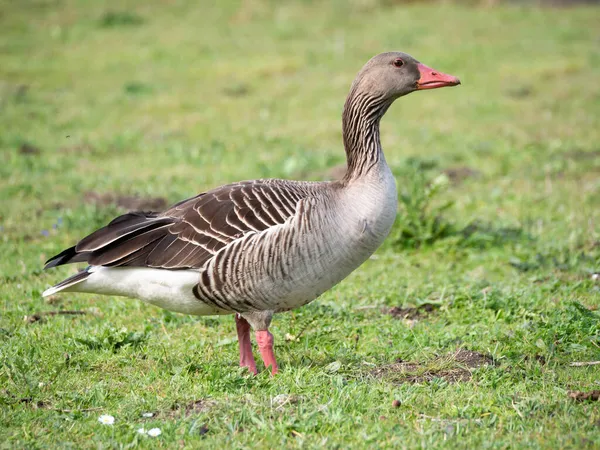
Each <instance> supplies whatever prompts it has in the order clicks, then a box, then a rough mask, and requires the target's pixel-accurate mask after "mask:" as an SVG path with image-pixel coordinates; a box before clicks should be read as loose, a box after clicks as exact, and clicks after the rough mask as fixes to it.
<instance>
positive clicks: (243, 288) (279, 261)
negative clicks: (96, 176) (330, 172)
mask: <svg viewBox="0 0 600 450" xmlns="http://www.w3.org/2000/svg"><path fill="white" fill-rule="evenodd" d="M458 84H460V81H459V79H458V78H456V77H454V76H451V75H447V74H444V73H441V72H438V71H436V70H433V69H431V68H430V67H427V66H425V65H424V64H421V63H420V62H419V61H417V60H416V59H414V58H413V57H411V56H410V55H408V54H406V53H401V52H387V53H381V54H379V55H377V56H375V57H373V58H372V59H370V60H369V61H368V62H367V63H366V64H365V66H364V67H363V68H362V69H361V70H360V72H359V73H358V75H357V76H356V78H355V80H354V82H353V83H352V85H351V88H350V93H349V94H348V97H347V99H346V102H345V105H344V109H343V114H342V132H343V142H344V147H345V151H346V160H347V170H346V173H345V175H344V177H343V178H342V179H341V180H337V181H325V182H309V181H290V180H281V179H260V180H252V181H241V182H238V183H232V184H228V185H224V186H220V187H217V188H215V189H212V190H209V191H207V192H203V193H201V194H199V195H197V196H195V197H192V198H190V199H187V200H183V201H181V202H179V203H177V204H175V205H173V206H172V207H170V208H168V209H167V210H166V211H163V212H140V211H138V212H129V213H127V214H124V215H121V216H119V217H117V218H115V219H114V220H112V221H111V222H110V223H109V224H108V225H106V226H105V227H103V228H100V229H99V230H97V231H95V232H93V233H92V234H90V235H89V236H87V237H85V238H83V239H82V240H80V241H79V242H77V244H76V245H74V246H73V247H70V248H68V249H66V250H64V251H62V252H61V253H59V254H57V255H56V256H54V257H52V258H50V259H49V260H48V261H47V262H46V265H45V267H44V268H45V269H48V268H51V267H55V266H60V265H62V264H70V263H80V262H86V263H87V264H88V266H87V268H86V269H84V270H82V271H81V272H79V273H77V274H75V275H73V276H71V277H69V278H67V279H65V280H64V281H62V282H60V283H58V284H57V285H55V286H53V287H51V288H49V289H47V290H46V291H44V292H43V294H42V295H43V296H49V295H54V294H56V293H58V292H86V293H95V294H104V295H112V296H125V297H131V298H137V299H140V300H142V301H144V302H147V303H150V304H153V305H156V306H159V307H161V308H164V309H167V310H170V311H174V312H178V313H184V314H192V315H200V316H202V315H216V314H234V316H235V322H236V330H237V335H238V342H239V352H240V366H241V367H245V368H247V369H248V370H249V371H250V372H252V373H253V374H256V373H257V368H256V362H255V360H254V357H253V354H252V343H251V339H250V331H251V329H253V330H254V333H255V338H256V342H257V344H258V349H259V352H260V355H261V357H262V360H263V362H264V365H265V367H266V370H269V368H270V370H271V374H272V375H274V374H276V373H277V372H278V365H277V362H276V359H275V354H274V352H273V335H272V334H271V333H270V332H269V325H270V323H271V320H272V318H273V315H274V314H275V313H279V312H283V311H288V310H291V309H294V308H298V307H300V306H303V305H306V304H307V303H309V302H311V301H313V300H314V299H316V298H317V297H319V296H320V295H321V294H322V293H324V292H325V291H327V290H328V289H330V288H331V287H333V286H334V285H336V284H337V283H339V282H340V281H342V280H343V279H344V278H346V277H347V276H348V275H349V274H350V273H351V272H353V271H354V270H355V269H356V268H358V267H359V266H360V265H361V264H362V263H363V262H364V261H365V260H367V259H368V258H369V256H371V255H372V254H373V252H374V251H375V250H376V249H377V248H378V247H379V246H380V245H381V244H382V242H383V241H384V239H385V238H386V236H387V235H388V233H389V231H390V229H391V227H392V224H393V223H394V220H395V217H396V208H397V192H396V183H395V179H394V176H393V175H392V172H391V170H390V168H389V167H388V165H387V163H386V160H385V157H384V154H383V151H382V148H381V143H380V137H379V122H380V120H381V118H382V117H383V115H384V114H385V112H386V111H387V110H388V108H389V107H390V106H391V104H392V103H393V102H394V100H396V99H397V98H399V97H402V96H404V95H406V94H409V93H411V92H414V91H418V90H426V89H437V88H442V87H446V86H456V85H458Z"/></svg>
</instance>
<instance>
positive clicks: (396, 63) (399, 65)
mask: <svg viewBox="0 0 600 450" xmlns="http://www.w3.org/2000/svg"><path fill="white" fill-rule="evenodd" d="M393 64H394V66H396V67H402V66H403V65H404V61H402V60H401V59H400V58H397V59H395V60H394V63H393Z"/></svg>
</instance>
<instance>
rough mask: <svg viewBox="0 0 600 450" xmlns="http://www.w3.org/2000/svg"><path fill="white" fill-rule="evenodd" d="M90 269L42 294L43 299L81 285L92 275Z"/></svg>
mask: <svg viewBox="0 0 600 450" xmlns="http://www.w3.org/2000/svg"><path fill="white" fill-rule="evenodd" d="M89 269H90V267H88V268H86V269H84V270H82V271H81V272H79V273H76V274H75V275H73V276H70V277H69V278H67V279H66V280H63V281H61V282H60V283H58V284H57V285H55V286H52V287H51V288H48V289H46V290H45V291H44V292H42V297H48V296H50V295H54V294H56V293H57V292H60V291H64V290H69V288H70V287H71V286H74V285H76V284H79V283H81V282H82V281H84V280H86V279H87V278H88V277H89V276H90V275H91V272H90V270H89Z"/></svg>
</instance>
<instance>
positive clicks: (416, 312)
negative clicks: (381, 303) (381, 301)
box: [387, 303, 440, 320]
mask: <svg viewBox="0 0 600 450" xmlns="http://www.w3.org/2000/svg"><path fill="white" fill-rule="evenodd" d="M439 307H440V306H439V305H434V304H433V303H424V304H422V305H421V306H418V307H416V308H401V307H399V306H394V307H393V308H390V309H389V310H388V312H387V313H388V314H389V315H391V316H392V317H394V318H395V319H410V320H414V319H420V318H421V317H423V316H426V315H428V314H429V313H431V312H433V311H435V310H437V309H439Z"/></svg>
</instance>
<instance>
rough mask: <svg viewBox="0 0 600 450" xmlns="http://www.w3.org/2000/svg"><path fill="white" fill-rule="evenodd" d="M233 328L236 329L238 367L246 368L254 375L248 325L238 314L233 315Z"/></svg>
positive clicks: (254, 363)
mask: <svg viewBox="0 0 600 450" xmlns="http://www.w3.org/2000/svg"><path fill="white" fill-rule="evenodd" d="M235 327H236V329H237V335H238V343H239V344H240V367H247V368H248V370H250V372H252V373H253V374H254V375H256V374H257V373H258V371H257V370H256V362H254V356H253V355H252V342H251V341H250V324H249V323H248V321H247V320H246V319H244V318H243V317H242V316H240V315H239V314H236V315H235Z"/></svg>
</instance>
